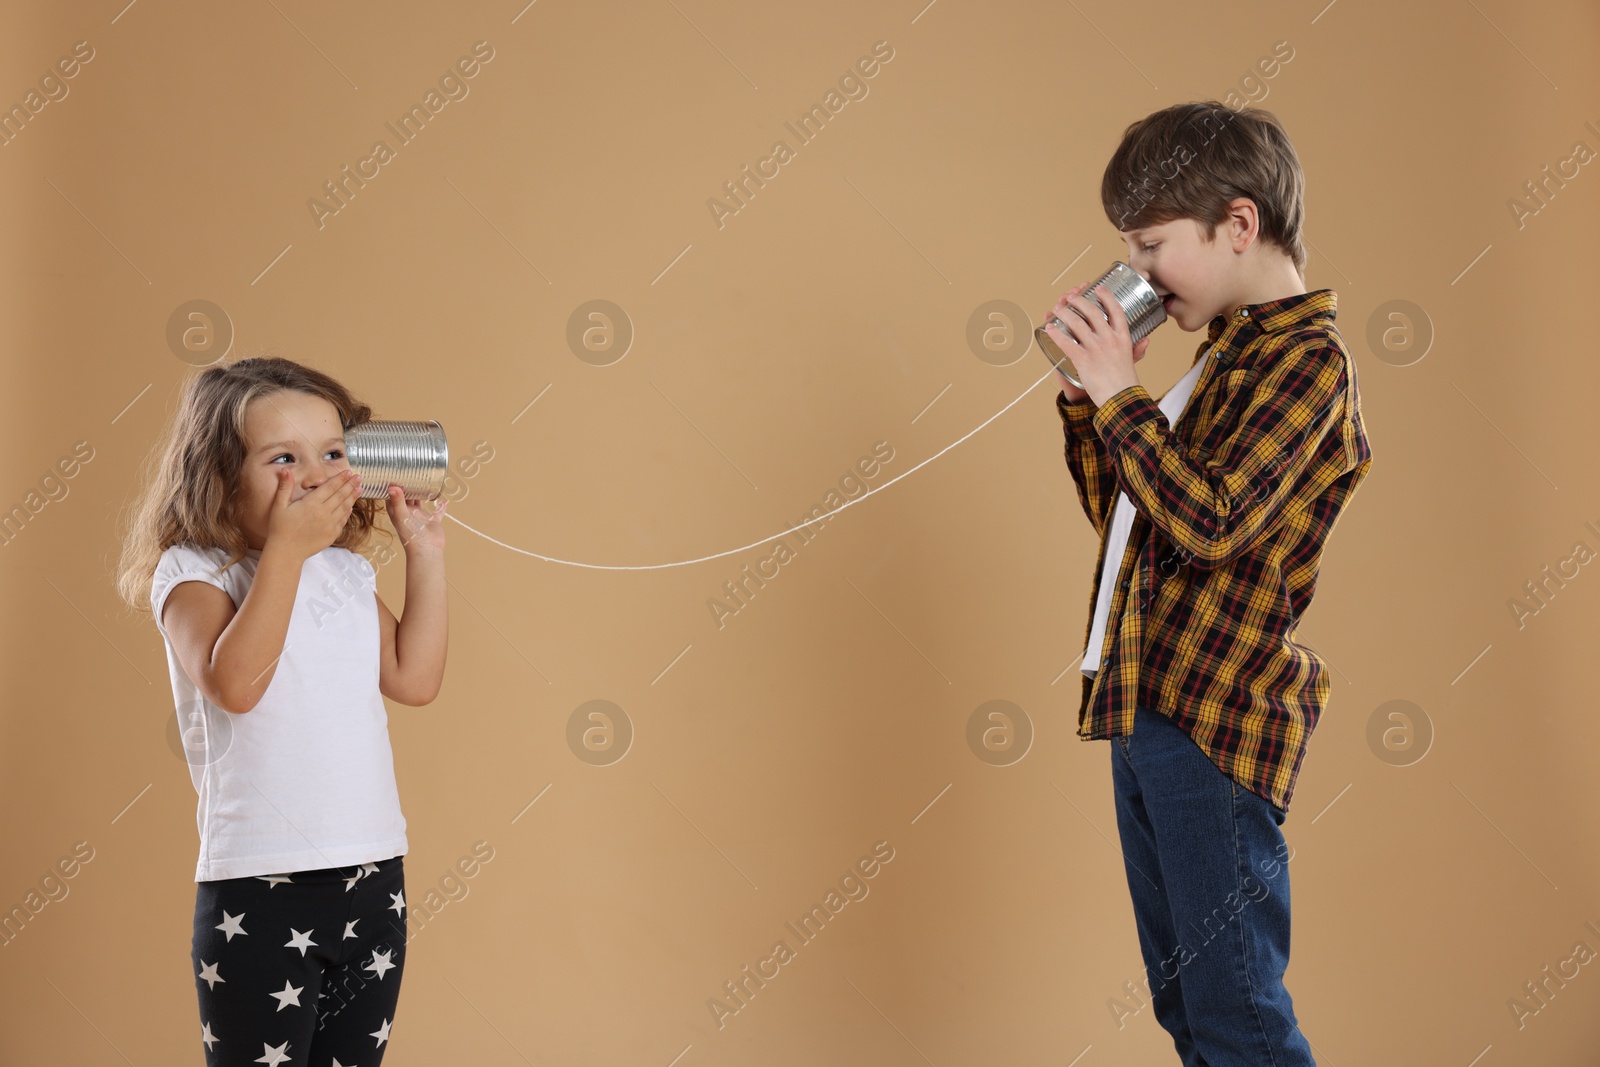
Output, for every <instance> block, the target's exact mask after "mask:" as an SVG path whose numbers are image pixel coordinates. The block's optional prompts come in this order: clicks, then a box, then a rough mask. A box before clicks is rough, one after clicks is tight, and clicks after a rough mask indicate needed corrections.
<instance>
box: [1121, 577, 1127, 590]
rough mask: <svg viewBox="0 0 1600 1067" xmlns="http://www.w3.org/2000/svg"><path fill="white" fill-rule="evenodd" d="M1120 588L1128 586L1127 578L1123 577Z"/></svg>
mask: <svg viewBox="0 0 1600 1067" xmlns="http://www.w3.org/2000/svg"><path fill="white" fill-rule="evenodd" d="M1122 588H1124V589H1126V588H1128V580H1127V579H1123V581H1122Z"/></svg>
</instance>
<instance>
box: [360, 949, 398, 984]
mask: <svg viewBox="0 0 1600 1067" xmlns="http://www.w3.org/2000/svg"><path fill="white" fill-rule="evenodd" d="M392 955H393V953H390V952H379V951H377V950H376V949H374V950H373V952H372V962H371V963H369V964H367V965H366V969H367V970H369V971H373V972H375V973H376V974H377V976H378V977H379V978H380V979H381V978H382V977H383V976H384V975H386V974H388V973H389V972H390V971H391V970H393V969H394V968H395V966H396V964H393V963H390V962H389V958H390V956H392Z"/></svg>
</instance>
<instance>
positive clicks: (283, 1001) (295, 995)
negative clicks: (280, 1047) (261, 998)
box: [267, 982, 305, 1059]
mask: <svg viewBox="0 0 1600 1067" xmlns="http://www.w3.org/2000/svg"><path fill="white" fill-rule="evenodd" d="M304 988H305V986H303V985H301V986H296V985H290V984H289V983H288V982H284V983H283V992H281V993H268V994H267V996H269V997H277V998H278V1010H279V1011H282V1010H283V1009H284V1008H287V1007H288V1006H289V1005H291V1004H293V1005H294V1006H295V1007H297V1008H298V1007H300V991H301V990H302V989H304ZM286 1044H287V1042H286ZM287 1058H288V1057H285V1059H287Z"/></svg>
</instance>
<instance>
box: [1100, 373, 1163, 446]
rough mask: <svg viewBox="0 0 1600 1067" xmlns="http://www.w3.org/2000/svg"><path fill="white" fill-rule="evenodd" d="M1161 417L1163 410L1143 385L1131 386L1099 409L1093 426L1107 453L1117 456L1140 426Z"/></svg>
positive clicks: (1109, 398)
mask: <svg viewBox="0 0 1600 1067" xmlns="http://www.w3.org/2000/svg"><path fill="white" fill-rule="evenodd" d="M1160 415H1161V406H1160V405H1159V404H1157V403H1156V401H1155V398H1154V397H1152V396H1151V395H1150V393H1149V391H1148V390H1146V389H1145V387H1144V386H1142V385H1130V386H1128V387H1127V388H1126V389H1123V390H1122V391H1120V392H1118V393H1117V394H1116V395H1115V396H1111V397H1108V398H1107V399H1106V402H1105V403H1104V404H1101V405H1100V407H1099V408H1098V409H1097V410H1096V411H1095V413H1094V420H1093V425H1094V428H1095V430H1096V431H1097V432H1098V433H1099V434H1100V436H1101V437H1102V438H1104V439H1105V443H1106V451H1107V452H1112V453H1115V452H1116V451H1117V450H1118V449H1119V448H1120V447H1121V446H1122V442H1123V441H1125V440H1126V439H1127V438H1128V437H1129V436H1130V435H1131V434H1133V433H1135V432H1136V431H1137V430H1138V429H1139V427H1140V426H1142V425H1144V423H1146V422H1148V421H1149V420H1151V419H1153V418H1156V417H1158V416H1160Z"/></svg>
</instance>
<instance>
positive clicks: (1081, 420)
mask: <svg viewBox="0 0 1600 1067" xmlns="http://www.w3.org/2000/svg"><path fill="white" fill-rule="evenodd" d="M1056 411H1058V412H1060V413H1061V424H1062V425H1063V426H1065V427H1066V430H1067V432H1068V433H1069V434H1071V435H1072V436H1074V437H1077V438H1086V437H1091V436H1094V435H1095V428H1094V413H1095V406H1094V400H1093V399H1091V398H1090V397H1084V398H1083V399H1082V400H1068V399H1067V394H1066V390H1061V391H1059V392H1057V393H1056Z"/></svg>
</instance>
